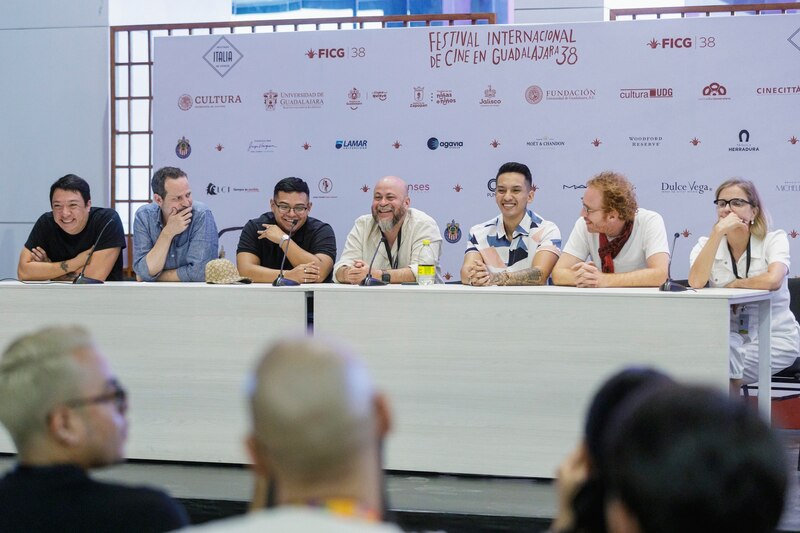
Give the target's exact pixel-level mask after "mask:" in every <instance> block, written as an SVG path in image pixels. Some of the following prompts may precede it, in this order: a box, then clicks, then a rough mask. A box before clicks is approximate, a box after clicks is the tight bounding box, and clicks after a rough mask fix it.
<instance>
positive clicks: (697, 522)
mask: <svg viewBox="0 0 800 533" xmlns="http://www.w3.org/2000/svg"><path fill="white" fill-rule="evenodd" d="M636 400H638V401H633V402H632V403H630V404H626V406H625V409H623V411H624V412H620V413H618V416H617V417H616V419H615V421H614V422H613V423H612V424H613V425H614V428H613V429H612V430H610V431H609V433H608V435H609V440H608V446H607V449H606V453H607V455H606V458H607V461H608V463H607V464H608V468H607V469H606V473H607V476H608V490H609V501H613V500H618V501H620V502H621V503H622V504H624V506H625V507H626V508H627V510H628V511H629V512H630V513H632V514H633V515H634V516H635V518H636V520H637V521H638V523H639V525H640V526H641V530H642V532H643V533H673V532H675V531H680V532H682V533H701V532H703V533H705V532H708V531H725V532H747V533H762V532H763V533H767V532H772V531H774V530H775V527H776V526H777V524H778V520H779V519H780V516H781V513H782V511H783V504H784V499H785V492H786V482H787V468H788V467H787V466H786V462H785V459H784V453H785V452H784V450H783V447H782V446H781V444H780V442H779V441H778V439H777V437H776V435H775V434H774V433H773V432H772V430H771V429H770V428H769V427H768V426H767V424H766V423H765V422H764V421H762V420H761V418H760V417H759V414H758V412H757V411H756V410H755V409H754V408H753V407H752V406H750V405H748V404H746V403H745V402H743V401H742V400H741V399H739V398H730V397H728V396H726V395H725V394H723V393H722V392H720V391H717V390H714V389H710V388H707V387H698V386H674V387H668V388H664V389H661V390H659V391H657V392H654V393H653V394H649V395H646V396H645V397H641V398H637V399H636Z"/></svg>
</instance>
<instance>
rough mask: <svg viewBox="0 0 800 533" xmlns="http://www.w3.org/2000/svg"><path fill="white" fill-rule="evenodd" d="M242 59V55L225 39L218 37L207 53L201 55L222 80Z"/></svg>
mask: <svg viewBox="0 0 800 533" xmlns="http://www.w3.org/2000/svg"><path fill="white" fill-rule="evenodd" d="M243 57H244V56H243V55H242V53H241V52H239V50H237V49H236V47H235V46H233V44H231V42H230V41H229V40H228V38H227V37H220V39H219V40H217V42H216V43H214V46H212V47H211V48H209V50H208V52H206V53H205V54H204V55H203V59H205V61H206V63H208V64H209V66H210V67H211V68H213V69H214V71H215V72H216V73H217V74H219V75H220V77H223V78H224V77H225V76H226V75H227V74H228V72H230V71H231V69H232V68H233V67H235V66H236V64H237V63H239V61H241V60H242V58H243Z"/></svg>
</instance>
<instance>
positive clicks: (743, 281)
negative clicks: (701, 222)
mask: <svg viewBox="0 0 800 533" xmlns="http://www.w3.org/2000/svg"><path fill="white" fill-rule="evenodd" d="M714 204H715V205H716V209H717V221H716V223H715V224H714V226H713V227H712V228H711V233H710V234H709V236H708V237H701V238H700V240H699V241H698V243H697V245H696V246H695V247H694V249H693V250H692V253H691V256H690V259H689V262H690V265H691V268H690V270H689V285H691V286H692V287H694V288H700V287H705V286H706V284H708V285H709V286H711V287H727V288H739V289H767V290H770V291H775V294H773V295H772V337H771V341H772V373H773V374H775V373H776V372H780V371H781V370H783V369H784V368H786V367H788V366H790V365H791V364H792V363H793V362H794V360H795V359H796V358H797V357H798V355H800V325H798V323H797V320H795V318H794V315H793V314H792V312H791V310H790V309H789V287H788V281H787V279H788V274H789V264H790V263H789V239H788V238H787V236H786V232H785V231H783V230H775V231H768V229H769V228H768V223H767V214H766V213H765V212H764V209H763V207H762V205H761V198H760V197H759V196H758V191H757V190H756V187H755V185H753V183H752V182H750V181H747V180H744V179H741V178H732V179H729V180H727V181H726V182H724V183H723V184H722V185H720V186H719V187H718V188H717V192H716V199H715V200H714ZM757 334H758V306H757V305H756V304H749V305H738V306H731V332H730V343H731V348H730V379H731V393H732V394H735V395H738V394H739V389H740V387H741V385H742V384H743V383H753V382H755V381H757V380H758V338H757Z"/></svg>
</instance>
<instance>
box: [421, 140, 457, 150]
mask: <svg viewBox="0 0 800 533" xmlns="http://www.w3.org/2000/svg"><path fill="white" fill-rule="evenodd" d="M427 146H428V148H429V149H431V150H436V149H437V148H443V149H445V150H453V149H458V148H463V147H464V141H440V140H439V139H437V138H436V137H431V138H430V139H428V142H427Z"/></svg>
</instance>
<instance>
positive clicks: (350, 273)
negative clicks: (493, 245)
mask: <svg viewBox="0 0 800 533" xmlns="http://www.w3.org/2000/svg"><path fill="white" fill-rule="evenodd" d="M410 206H411V198H409V197H408V186H407V185H406V182H405V181H403V180H402V179H400V178H398V177H397V176H386V177H384V178H381V179H380V180H379V181H378V183H376V184H375V189H374V193H373V195H372V214H369V215H363V216H360V217H358V218H357V219H356V222H355V224H354V225H353V229H351V230H350V233H349V234H348V235H347V242H345V245H344V250H343V251H342V256H341V257H340V258H339V261H338V262H337V263H336V264H335V265H334V266H333V272H334V276H333V279H334V281H335V282H336V283H352V284H354V285H355V284H358V283H361V281H363V280H364V278H366V277H367V276H368V275H371V276H372V277H373V278H377V279H381V280H383V281H385V282H387V283H408V282H411V283H414V282H416V281H417V266H418V264H419V254H420V252H421V251H422V241H424V240H428V241H430V246H431V249H432V250H433V254H434V256H435V257H436V279H437V281H438V282H441V270H440V268H439V260H438V258H439V254H440V252H441V247H442V237H441V232H440V231H439V226H438V225H437V224H436V221H435V220H434V219H433V218H431V217H430V216H428V215H427V214H425V213H423V212H422V211H420V210H418V209H414V208H412V207H410ZM382 238H383V239H385V240H383V241H382V240H381V239H382ZM376 250H377V255H375V253H376V252H375V251H376ZM373 256H375V262H374V264H373V265H372V271H371V272H370V271H369V266H370V261H371V260H372V257H373Z"/></svg>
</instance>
